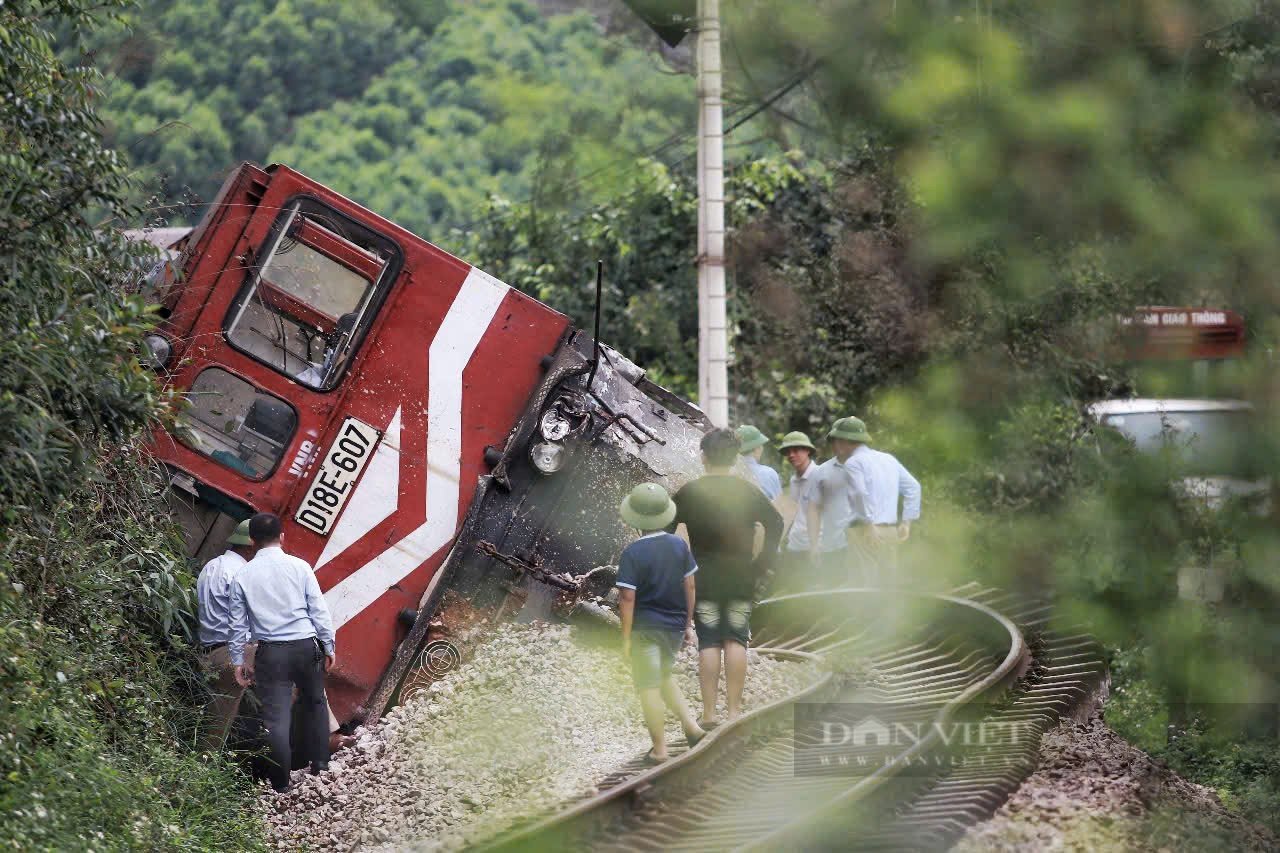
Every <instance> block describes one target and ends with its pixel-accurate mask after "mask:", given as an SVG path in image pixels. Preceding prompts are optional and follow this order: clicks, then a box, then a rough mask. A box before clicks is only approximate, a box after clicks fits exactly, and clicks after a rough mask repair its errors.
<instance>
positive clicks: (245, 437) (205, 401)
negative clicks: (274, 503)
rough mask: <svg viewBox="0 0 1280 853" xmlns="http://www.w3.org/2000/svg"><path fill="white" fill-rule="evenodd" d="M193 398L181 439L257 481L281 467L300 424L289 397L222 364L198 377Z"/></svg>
mask: <svg viewBox="0 0 1280 853" xmlns="http://www.w3.org/2000/svg"><path fill="white" fill-rule="evenodd" d="M187 402H188V405H187V408H186V409H184V410H183V412H182V414H181V415H179V417H178V429H177V431H176V435H177V436H178V439H179V440H180V441H181V442H182V443H183V444H185V445H187V446H188V447H190V448H191V449H192V450H195V451H198V452H199V453H203V454H204V455H205V456H208V457H209V458H210V459H212V460H213V461H214V462H217V463H219V464H221V465H225V466H226V467H228V468H230V469H231V470H233V471H238V472H239V473H240V474H242V475H244V476H245V477H248V478H249V479H251V480H261V479H263V478H264V477H266V476H267V475H268V474H270V473H271V472H272V471H273V470H274V469H275V467H276V465H277V464H278V463H279V462H280V457H281V456H283V455H284V451H285V447H287V446H288V444H289V439H291V438H293V432H294V429H296V428H297V425H298V416H297V413H295V412H294V410H293V407H291V406H290V405H289V404H288V403H286V402H285V401H284V400H281V399H279V398H278V397H274V396H272V395H270V394H265V393H263V392H262V391H259V390H258V389H257V388H255V387H254V386H253V385H252V384H250V383H248V382H246V381H244V380H243V379H241V378H240V377H239V376H236V375H235V374H233V373H228V372H227V371H225V370H222V369H220V368H217V367H210V368H206V369H205V370H203V371H202V372H201V373H200V375H199V376H197V377H196V381H195V382H193V383H191V389H190V390H189V391H188V392H187Z"/></svg>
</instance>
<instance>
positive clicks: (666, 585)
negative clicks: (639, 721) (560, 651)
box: [617, 483, 705, 764]
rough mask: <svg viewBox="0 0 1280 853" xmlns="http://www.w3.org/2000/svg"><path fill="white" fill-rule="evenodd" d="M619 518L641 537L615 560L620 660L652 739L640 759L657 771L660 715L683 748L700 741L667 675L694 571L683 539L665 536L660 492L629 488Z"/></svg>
mask: <svg viewBox="0 0 1280 853" xmlns="http://www.w3.org/2000/svg"><path fill="white" fill-rule="evenodd" d="M621 514H622V520H623V521H625V522H626V523H627V524H630V525H631V526H632V527H634V528H636V529H637V530H639V531H640V533H641V536H640V538H639V539H637V540H636V541H634V542H632V543H631V544H630V545H628V546H627V547H626V548H625V549H623V551H622V557H621V558H619V560H618V581H617V583H618V611H619V614H620V615H621V617H622V656H623V657H624V658H626V659H629V660H630V661H631V676H632V679H633V680H634V681H635V685H636V693H637V694H639V696H640V710H641V711H642V712H643V713H644V723H645V726H646V727H648V729H649V737H650V738H651V739H652V740H653V748H652V749H651V750H649V754H648V755H646V756H645V760H646V762H648V763H650V764H658V763H660V762H662V761H666V760H667V737H666V731H665V724H666V708H670V709H671V710H672V711H673V712H674V713H675V715H676V716H677V717H679V718H680V728H682V729H683V730H684V736H685V739H686V740H687V741H688V742H689V746H695V745H696V744H697V743H698V741H700V740H702V738H703V736H704V735H705V732H703V731H702V729H701V728H699V727H698V723H697V721H696V720H695V719H694V718H693V714H692V713H691V712H690V711H689V706H688V705H687V704H685V701H684V697H683V696H682V695H680V689H679V688H678V687H677V686H676V681H675V678H674V677H672V675H671V669H672V667H673V666H674V664H675V657H676V652H678V651H679V650H680V643H681V641H682V640H683V639H684V634H685V631H686V630H687V629H688V628H689V626H690V624H691V623H692V621H693V601H694V582H693V575H694V573H695V572H696V571H698V566H697V564H696V563H694V561H693V554H692V553H690V551H689V546H688V545H686V544H685V542H684V540H683V539H680V538H678V537H676V536H673V535H671V534H670V533H667V532H665V528H666V527H668V526H669V525H670V524H671V521H672V519H674V518H675V515H676V506H675V504H674V503H672V501H671V496H670V495H668V494H667V490H666V489H664V488H662V486H659V485H658V484H657V483H642V484H640V485H639V486H636V487H635V488H634V489H632V490H631V494H629V495H627V497H626V499H625V500H624V501H623V502H622V509H621Z"/></svg>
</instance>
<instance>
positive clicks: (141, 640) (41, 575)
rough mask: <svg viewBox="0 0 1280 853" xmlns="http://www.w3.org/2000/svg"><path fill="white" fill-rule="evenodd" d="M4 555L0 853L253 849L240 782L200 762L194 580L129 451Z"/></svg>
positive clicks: (143, 468) (144, 469)
mask: <svg viewBox="0 0 1280 853" xmlns="http://www.w3.org/2000/svg"><path fill="white" fill-rule="evenodd" d="M96 449H97V450H98V451H100V453H101V454H102V458H103V461H102V463H101V464H100V465H99V466H97V467H95V469H94V471H93V476H92V478H91V479H90V481H89V482H88V483H86V484H85V485H83V486H81V487H80V488H78V489H76V490H74V491H73V492H72V493H71V494H70V495H68V496H67V497H66V498H65V499H64V500H63V501H61V502H60V503H59V504H58V505H57V507H56V509H55V510H54V511H53V512H52V513H51V514H50V515H49V516H48V517H29V518H27V519H24V520H23V521H19V522H17V523H15V524H11V525H10V526H9V527H8V529H7V530H6V541H5V544H4V549H3V552H0V729H2V730H3V732H4V735H3V737H4V748H3V749H0V777H2V778H4V779H5V784H4V785H2V786H0V845H3V846H11V847H13V848H15V849H49V850H69V849H114V848H133V849H143V848H145V849H161V848H164V849H188V850H190V849H202V850H226V849H245V848H252V847H254V846H255V845H256V844H257V840H256V837H257V833H258V832H259V830H260V826H259V824H258V820H259V818H258V815H257V814H256V812H255V809H254V807H253V799H252V792H251V790H250V785H249V782H248V780H247V777H245V776H244V774H243V773H241V772H240V771H239V770H238V769H236V768H235V767H234V766H233V765H231V764H230V763H229V762H228V761H227V760H226V759H225V758H223V757H219V756H209V755H201V754H199V753H197V752H196V751H195V749H194V748H193V744H194V743H195V742H196V739H195V723H196V719H197V716H198V712H199V706H200V703H201V702H202V697H203V696H204V692H203V687H202V682H203V677H202V676H201V674H200V673H199V669H198V662H197V659H196V656H195V653H194V645H193V643H192V638H191V630H192V624H193V623H192V616H191V614H192V612H193V610H194V603H193V602H192V600H191V599H192V594H191V589H192V578H191V576H190V575H189V574H188V573H187V571H186V568H185V562H184V560H183V559H182V557H181V556H180V555H181V554H182V553H183V549H182V543H181V540H180V538H179V532H178V531H177V530H176V529H175V527H174V524H173V522H172V521H171V520H170V518H169V516H168V513H167V509H166V506H165V503H164V500H163V497H162V496H163V493H164V488H165V482H164V479H163V477H162V475H161V472H159V471H158V470H157V469H156V468H155V467H154V465H153V464H152V463H148V461H147V459H146V457H145V456H143V455H142V454H141V452H140V451H139V449H138V448H137V447H135V446H133V445H124V446H120V445H104V446H100V447H98V448H96Z"/></svg>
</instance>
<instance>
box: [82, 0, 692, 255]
mask: <svg viewBox="0 0 1280 853" xmlns="http://www.w3.org/2000/svg"><path fill="white" fill-rule="evenodd" d="M91 49H92V50H93V52H94V56H95V60H96V62H97V64H98V66H99V67H100V68H102V69H103V70H104V71H105V72H106V73H107V75H108V78H109V79H108V85H107V99H106V103H105V109H104V118H105V121H106V131H107V139H108V142H109V143H110V144H112V145H114V146H115V147H117V148H118V149H119V150H120V151H121V152H122V154H123V155H124V156H125V157H126V158H127V159H128V160H129V161H130V163H131V164H132V165H133V166H134V168H135V170H136V172H135V175H136V177H137V178H139V179H140V181H139V184H140V186H141V187H146V188H158V189H159V191H160V197H161V200H162V203H164V204H175V203H181V202H197V203H198V202H200V201H208V200H210V199H211V198H212V196H213V194H214V193H215V192H216V190H217V187H218V184H219V182H220V179H221V177H222V175H224V174H225V173H226V171H227V170H228V169H229V168H230V166H232V165H233V164H234V163H236V162H238V161H240V160H254V161H258V162H264V163H265V162H283V163H288V164H289V165H291V166H294V167H295V168H298V169H300V170H302V171H303V172H305V173H307V174H308V175H311V176H313V177H315V178H318V179H319V180H321V181H324V182H326V183H328V184H330V185H332V186H333V187H335V188H336V189H338V190H339V191H340V192H342V193H344V194H346V195H349V196H351V197H353V198H355V199H356V200H358V201H360V202H361V203H362V204H365V205H366V206H368V207H370V208H372V209H373V210H376V211H378V212H379V213H381V214H383V215H384V216H388V217H390V218H392V219H394V220H396V221H397V222H400V223H401V224H403V225H405V226H406V227H408V228H410V229H412V230H415V231H417V232H419V233H422V234H424V235H426V236H433V235H435V236H436V239H439V234H440V232H441V231H442V229H444V228H447V227H449V226H456V225H460V224H464V223H466V222H468V221H469V220H470V219H472V218H473V217H474V216H476V215H477V213H478V212H479V210H480V208H481V206H482V205H483V204H484V202H485V199H486V197H487V196H488V195H489V194H491V193H499V194H502V195H504V196H507V197H513V198H525V197H530V196H535V195H538V194H539V193H543V194H545V193H548V192H552V191H553V190H558V188H562V187H563V186H564V183H565V182H564V181H563V180H561V178H560V176H561V175H562V174H565V173H568V172H571V173H572V174H574V175H585V174H588V173H591V172H593V171H596V170H598V169H599V168H600V167H602V166H604V165H606V164H609V163H612V162H614V161H616V160H617V158H618V157H620V156H628V155H631V154H634V153H637V152H642V151H646V150H650V149H651V148H653V147H654V146H655V145H657V144H658V143H660V142H662V141H663V140H665V139H667V138H668V137H670V136H671V135H672V134H673V133H676V132H681V133H684V132H688V131H689V130H690V129H691V124H692V117H693V114H694V113H693V86H692V85H691V81H690V80H689V78H688V77H685V76H683V75H678V74H673V73H671V72H670V71H669V70H665V69H663V68H661V67H660V66H661V61H660V59H659V58H658V57H656V56H655V55H653V54H651V53H649V52H648V51H646V50H645V49H644V48H643V46H642V45H640V44H637V43H636V42H635V41H633V40H628V39H625V38H620V37H610V36H608V35H607V34H603V33H601V31H600V28H599V26H598V25H597V22H596V20H595V18H593V17H592V16H591V15H590V14H588V13H587V12H585V11H582V12H576V13H571V14H556V15H544V14H543V13H542V11H541V10H540V9H539V8H538V7H537V6H535V5H534V4H533V3H531V2H528V0H468V2H459V0H370V2H361V3H351V2H345V0H283V2H275V0H192V2H184V3H171V2H164V0H144V2H142V3H140V4H139V5H138V6H137V7H135V8H133V9H130V10H129V11H128V12H127V13H125V14H124V16H123V17H122V19H121V21H120V22H119V24H118V25H117V26H114V27H111V28H108V29H104V30H100V31H98V32H97V33H95V35H94V37H93V42H92V46H91ZM607 178H608V175H607V174H605V175H601V176H599V178H598V179H597V180H594V181H590V182H577V183H575V184H574V187H573V194H574V196H575V197H586V198H591V197H592V196H593V193H600V192H606V191H607V190H608V189H609V187H608V186H607ZM188 188H189V189H190V193H188V192H187V189H188ZM157 213H158V214H161V215H165V214H169V215H170V218H175V219H178V220H183V219H185V220H190V219H191V218H193V217H194V216H197V215H198V209H197V208H196V207H183V206H179V207H175V208H172V209H168V210H166V209H161V210H159V211H157Z"/></svg>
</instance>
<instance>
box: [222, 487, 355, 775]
mask: <svg viewBox="0 0 1280 853" xmlns="http://www.w3.org/2000/svg"><path fill="white" fill-rule="evenodd" d="M249 537H250V538H251V539H252V540H253V543H254V545H256V546H257V547H258V553H257V555H256V556H254V558H253V559H252V560H250V561H249V563H248V564H247V565H245V567H244V568H243V569H241V570H240V572H239V573H238V574H237V575H236V579H235V582H234V584H233V586H232V593H231V625H232V631H231V641H230V643H229V644H228V646H229V648H230V653H231V662H232V663H234V664H235V665H236V680H237V681H238V682H239V683H240V684H241V686H244V687H247V686H249V684H250V683H251V682H256V684H257V693H258V698H259V699H261V700H262V723H263V725H264V726H265V727H266V729H267V742H268V745H269V747H270V752H271V759H272V763H273V766H272V767H271V771H270V776H271V785H272V787H274V788H275V789H276V790H277V791H280V792H284V791H287V790H288V789H289V770H290V768H291V767H292V764H293V754H292V750H291V748H290V744H289V729H290V724H291V710H292V709H291V706H292V698H293V688H294V687H297V688H298V704H299V706H300V710H301V716H302V719H301V725H302V727H303V732H302V734H303V737H302V738H301V741H302V749H303V750H304V753H305V755H306V758H307V760H308V761H309V762H310V764H311V772H312V773H319V772H321V771H323V770H327V769H328V767H329V725H328V708H327V704H326V702H325V695H324V677H325V674H326V673H327V672H329V670H330V669H332V668H333V664H334V654H335V651H334V628H333V618H332V617H331V616H330V614H329V606H328V604H326V603H325V600H324V594H323V593H322V592H321V591H320V584H319V583H318V582H317V581H316V575H315V571H314V570H313V569H312V568H311V566H310V565H308V564H307V563H306V561H304V560H300V559H298V558H297V557H293V556H291V555H289V554H286V553H285V552H284V550H283V549H282V548H281V532H280V519H279V518H278V517H277V516H275V515H273V514H272V513H269V512H260V513H258V514H257V515H255V516H254V517H253V518H252V519H250V520H249ZM250 634H252V635H253V637H254V638H255V639H257V641H258V650H257V654H256V660H255V661H254V663H253V665H252V666H251V667H249V666H246V665H245V658H244V646H245V644H246V643H247V642H248V639H249V636H250Z"/></svg>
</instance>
